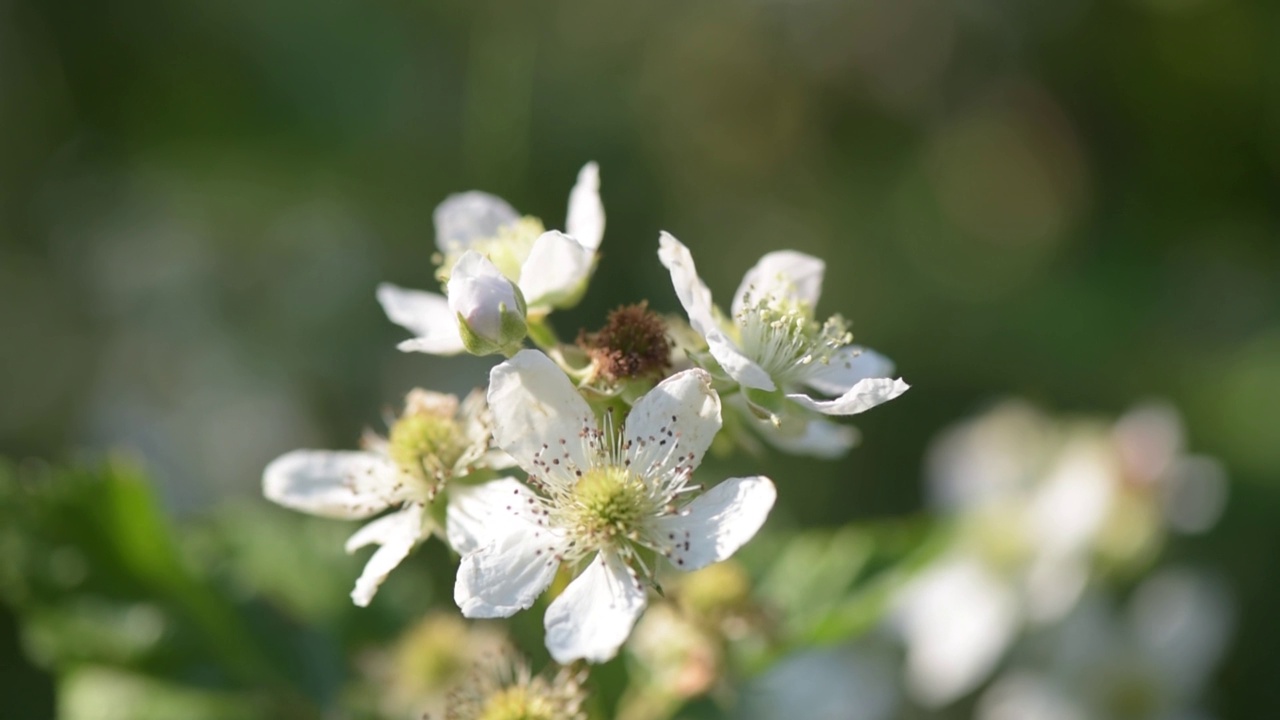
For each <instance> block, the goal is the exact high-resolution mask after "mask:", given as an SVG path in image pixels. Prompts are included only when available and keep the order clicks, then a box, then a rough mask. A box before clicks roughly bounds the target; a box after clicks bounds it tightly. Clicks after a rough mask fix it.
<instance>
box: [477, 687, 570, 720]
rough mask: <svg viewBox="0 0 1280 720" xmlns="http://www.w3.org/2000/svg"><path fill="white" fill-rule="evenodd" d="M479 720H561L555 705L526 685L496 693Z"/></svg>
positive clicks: (486, 704) (487, 703) (485, 706)
mask: <svg viewBox="0 0 1280 720" xmlns="http://www.w3.org/2000/svg"><path fill="white" fill-rule="evenodd" d="M478 720H560V718H559V717H558V716H557V713H556V707H555V703H553V702H551V701H550V700H549V699H548V698H546V697H543V696H542V695H541V694H539V693H536V692H531V691H530V689H529V688H528V687H526V686H524V685H517V686H514V687H509V688H504V689H503V690H500V691H498V692H497V693H494V694H493V696H491V697H490V698H489V700H488V702H486V703H485V705H484V710H483V711H482V712H481V713H480V716H479V718H478Z"/></svg>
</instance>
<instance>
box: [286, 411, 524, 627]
mask: <svg viewBox="0 0 1280 720" xmlns="http://www.w3.org/2000/svg"><path fill="white" fill-rule="evenodd" d="M489 438H490V432H489V425H488V420H487V410H486V408H485V402H484V396H483V394H482V393H481V392H479V391H476V392H474V393H472V394H471V395H470V396H469V397H468V398H467V400H466V401H465V402H463V403H462V404H461V405H459V403H458V399H457V398H456V397H455V396H453V395H441V394H439V393H433V392H428V391H426V390H414V391H412V392H410V393H409V395H408V396H407V397H406V399H405V409H404V413H403V415H401V417H400V418H399V419H397V420H396V421H395V423H394V424H392V426H391V432H390V436H389V437H388V438H382V437H378V436H375V435H371V434H370V435H367V436H366V437H365V443H364V444H365V450H362V451H342V450H338V451H334V450H294V451H293V452H289V453H286V454H284V455H282V456H280V457H278V458H276V459H275V460H273V461H272V462H271V463H270V464H269V465H267V468H266V470H265V471H264V472H263V475H262V491H263V495H265V496H266V498H267V499H268V500H271V501H272V502H275V503H278V504H280V505H283V506H285V507H288V508H291V509H294V510H300V511H302V512H305V513H310V514H312V515H320V516H323V517H332V518H342V519H348V520H362V519H365V518H368V517H372V516H373V515H376V514H378V513H380V512H382V511H384V510H387V509H388V508H393V507H394V508H397V509H396V510H395V511H394V512H392V513H390V514H387V515H384V516H383V517H380V518H378V519H377V520H374V521H373V522H371V523H369V524H367V525H365V526H364V527H362V528H361V529H360V530H359V531H357V532H356V533H355V534H354V535H352V536H351V538H350V539H349V540H348V541H347V544H346V549H347V552H355V551H356V550H357V549H359V548H362V547H364V546H366V545H372V544H376V545H378V546H379V548H378V550H377V551H376V552H375V553H374V554H373V556H372V557H371V558H369V562H368V564H366V565H365V568H364V572H363V573H362V574H361V575H360V578H359V579H358V580H356V586H355V589H354V590H352V591H351V599H352V601H353V602H355V604H356V605H359V606H361V607H364V606H366V605H368V604H369V603H370V601H372V600H373V596H374V594H375V593H376V592H377V591H378V586H380V585H381V584H382V581H383V580H384V579H386V576H387V574H388V573H390V572H391V571H392V570H393V569H395V567H396V566H397V565H399V564H400V562H401V561H402V560H404V559H405V558H406V557H407V556H408V555H409V552H410V551H411V550H413V548H414V547H415V546H416V545H417V544H418V543H419V542H421V541H422V540H424V539H426V538H427V537H430V536H431V535H432V534H437V533H440V532H442V531H443V533H444V536H445V537H446V538H447V540H448V542H449V545H450V546H452V547H453V549H454V550H456V551H458V552H459V553H465V552H468V551H471V550H474V549H476V548H477V547H480V546H481V545H483V544H484V542H485V541H486V540H487V538H488V535H487V532H488V529H487V527H486V523H487V519H488V516H487V514H488V512H489V503H488V501H487V498H490V497H491V496H493V495H501V496H505V495H506V494H507V493H509V492H510V491H511V490H512V489H513V488H515V489H519V488H520V487H521V486H520V484H519V483H518V482H517V481H516V480H514V479H512V478H503V479H501V480H494V481H491V482H485V483H481V484H476V485H468V484H466V483H465V482H462V481H464V480H465V479H466V477H467V476H468V475H469V474H471V473H473V472H475V471H476V470H480V469H484V468H489V469H498V468H503V467H510V466H511V464H512V461H511V458H510V457H508V456H507V455H506V454H505V453H501V452H497V451H493V450H490V449H489ZM446 486H447V498H446V499H445V500H444V503H445V507H444V518H443V520H444V525H445V527H444V528H443V530H442V528H441V527H440V519H439V518H437V517H436V516H435V515H434V514H433V512H432V511H433V509H434V508H437V507H439V503H440V498H441V497H442V495H443V494H444V493H445V491H446Z"/></svg>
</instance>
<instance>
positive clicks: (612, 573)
mask: <svg viewBox="0 0 1280 720" xmlns="http://www.w3.org/2000/svg"><path fill="white" fill-rule="evenodd" d="M644 605H645V591H644V587H643V586H642V585H641V584H640V581H639V579H637V578H636V576H635V573H633V572H632V571H631V569H630V568H628V567H627V566H626V565H625V564H623V562H622V561H621V560H619V559H618V558H616V557H614V556H613V554H612V553H607V552H601V553H599V554H597V555H596V559H595V560H593V561H592V562H591V564H590V565H589V566H587V569H586V570H584V571H583V573H582V574H581V575H579V576H578V577H577V578H575V579H574V581H573V582H571V583H569V587H567V588H565V590H564V592H563V593H561V594H560V597H558V598H556V599H555V601H554V602H552V603H551V606H550V607H548V608H547V615H546V618H545V623H546V627H547V649H548V650H550V651H551V657H552V658H554V659H555V661H556V662H558V663H560V664H561V665H566V664H568V663H570V662H572V661H574V660H579V659H581V660H586V661H588V662H596V663H599V662H604V661H606V660H609V659H611V658H612V657H613V656H614V655H617V654H618V648H619V647H621V646H622V643H624V642H626V639H627V636H628V635H630V634H631V627H632V626H633V625H635V622H636V618H638V617H640V612H641V611H642V610H644Z"/></svg>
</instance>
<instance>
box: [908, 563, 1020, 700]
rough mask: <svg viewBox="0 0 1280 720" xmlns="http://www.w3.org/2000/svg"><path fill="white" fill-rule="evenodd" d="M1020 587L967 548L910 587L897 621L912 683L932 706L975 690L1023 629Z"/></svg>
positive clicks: (918, 697) (917, 696)
mask: <svg viewBox="0 0 1280 720" xmlns="http://www.w3.org/2000/svg"><path fill="white" fill-rule="evenodd" d="M1020 613H1021V608H1020V606H1019V604H1018V598H1017V596H1016V594H1015V591H1014V590H1013V588H1011V587H1010V586H1009V584H1008V583H1007V582H1005V580H1004V578H1002V577H1000V576H999V575H997V574H996V573H994V572H992V571H991V570H990V569H989V568H988V567H987V566H986V565H984V564H983V563H982V562H981V561H980V560H978V559H976V558H974V557H971V556H969V555H966V554H964V553H955V554H953V555H950V556H948V557H946V558H944V559H942V560H940V561H938V562H937V563H935V564H934V565H932V566H930V567H929V568H927V569H926V570H924V571H923V572H921V574H920V575H918V576H916V577H915V578H913V579H912V582H911V583H910V584H909V585H908V586H907V587H906V588H904V589H903V591H902V594H901V596H900V597H899V598H898V602H897V606H896V608H895V611H894V618H893V619H894V622H895V624H896V625H897V627H898V629H899V630H900V631H901V633H902V637H903V640H904V642H905V644H906V650H907V658H906V667H905V671H906V681H907V689H908V690H909V691H910V692H911V694H912V695H913V696H914V697H915V699H916V700H918V701H919V702H921V703H923V704H924V705H926V706H929V707H937V706H940V705H945V704H947V703H949V702H951V701H952V700H955V699H956V698H958V697H961V696H962V695H964V694H965V693H968V692H969V691H971V690H973V689H974V688H976V687H977V686H978V684H979V683H981V682H982V681H983V680H985V679H986V678H987V676H988V675H989V674H990V673H991V671H992V670H993V669H995V667H996V663H998V662H999V661H1000V659H1001V657H1003V656H1004V652H1005V649H1006V648H1008V646H1009V643H1010V642H1012V641H1013V639H1014V637H1015V636H1016V635H1017V631H1018V629H1019V628H1020V627H1021V614H1020Z"/></svg>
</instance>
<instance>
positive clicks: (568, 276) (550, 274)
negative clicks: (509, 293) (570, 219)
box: [518, 230, 595, 307]
mask: <svg viewBox="0 0 1280 720" xmlns="http://www.w3.org/2000/svg"><path fill="white" fill-rule="evenodd" d="M594 262H595V251H594V250H591V249H590V248H587V247H584V246H583V245H582V243H580V242H578V241H577V240H576V239H574V238H572V237H569V236H568V235H565V234H564V233H561V232H556V231H555V230H552V231H550V232H545V233H542V235H540V236H538V239H537V240H534V241H533V248H532V249H530V250H529V257H528V258H526V259H525V261H524V265H522V266H521V267H520V282H519V283H518V284H519V285H520V291H521V292H523V293H524V299H525V302H526V303H527V304H528V305H529V307H537V306H539V305H542V306H552V307H569V306H571V305H573V304H575V303H577V301H578V299H579V298H580V297H582V291H583V290H585V289H586V283H587V276H589V275H590V274H591V267H592V264H593V263H594Z"/></svg>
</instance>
